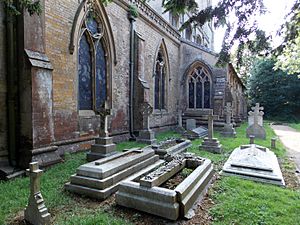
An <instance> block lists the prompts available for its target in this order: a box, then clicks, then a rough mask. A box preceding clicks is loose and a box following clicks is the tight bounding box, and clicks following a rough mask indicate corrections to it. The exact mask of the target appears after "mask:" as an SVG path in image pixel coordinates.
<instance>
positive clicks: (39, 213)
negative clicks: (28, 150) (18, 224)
mask: <svg viewBox="0 0 300 225" xmlns="http://www.w3.org/2000/svg"><path fill="white" fill-rule="evenodd" d="M27 172H28V174H29V177H30V196H29V200H28V206H27V207H26V209H25V212H24V217H25V220H26V221H27V222H29V223H31V224H34V225H35V224H50V213H49V212H48V209H47V208H46V206H45V203H44V199H43V196H42V193H41V188H40V177H41V175H42V172H43V171H42V170H40V169H39V165H38V163H37V162H32V163H30V164H29V169H27Z"/></svg>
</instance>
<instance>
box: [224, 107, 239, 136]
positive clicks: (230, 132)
mask: <svg viewBox="0 0 300 225" xmlns="http://www.w3.org/2000/svg"><path fill="white" fill-rule="evenodd" d="M224 113H225V116H226V123H225V125H224V128H223V131H222V132H221V134H222V135H223V136H225V137H236V132H235V129H234V127H233V124H232V123H231V117H232V108H231V103H230V102H227V103H226V106H225V110H224Z"/></svg>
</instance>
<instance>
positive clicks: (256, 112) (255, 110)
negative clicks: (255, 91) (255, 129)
mask: <svg viewBox="0 0 300 225" xmlns="http://www.w3.org/2000/svg"><path fill="white" fill-rule="evenodd" d="M251 109H252V110H253V112H252V111H250V112H249V115H250V116H253V118H254V126H257V125H258V116H263V115H264V112H263V111H260V110H264V107H259V103H256V104H255V107H251Z"/></svg>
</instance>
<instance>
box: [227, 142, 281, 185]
mask: <svg viewBox="0 0 300 225" xmlns="http://www.w3.org/2000/svg"><path fill="white" fill-rule="evenodd" d="M223 174H226V175H233V176H239V177H242V178H245V179H250V180H254V181H260V182H265V183H271V184H276V185H282V186H284V185H285V183H284V180H283V177H282V173H281V170H280V167H279V164H278V160H277V158H276V156H275V154H274V152H272V151H270V150H269V149H268V148H265V147H262V146H259V145H255V144H250V145H242V146H240V147H238V148H236V149H235V150H234V151H233V152H232V153H231V155H230V157H229V158H228V160H227V162H226V163H225V165H224V167H223Z"/></svg>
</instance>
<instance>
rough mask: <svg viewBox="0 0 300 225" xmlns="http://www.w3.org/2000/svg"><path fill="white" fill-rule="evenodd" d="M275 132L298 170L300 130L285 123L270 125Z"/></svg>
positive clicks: (299, 166) (299, 161)
mask: <svg viewBox="0 0 300 225" xmlns="http://www.w3.org/2000/svg"><path fill="white" fill-rule="evenodd" d="M271 127H272V128H273V130H274V131H275V134H276V135H277V136H278V137H279V139H280V140H281V142H282V143H283V145H284V146H285V147H286V148H287V151H288V156H289V157H291V159H292V160H293V161H294V162H295V163H296V166H297V167H298V171H299V170H300V132H298V131H296V130H295V129H293V128H291V127H289V126H285V125H272V126H271Z"/></svg>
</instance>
